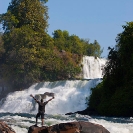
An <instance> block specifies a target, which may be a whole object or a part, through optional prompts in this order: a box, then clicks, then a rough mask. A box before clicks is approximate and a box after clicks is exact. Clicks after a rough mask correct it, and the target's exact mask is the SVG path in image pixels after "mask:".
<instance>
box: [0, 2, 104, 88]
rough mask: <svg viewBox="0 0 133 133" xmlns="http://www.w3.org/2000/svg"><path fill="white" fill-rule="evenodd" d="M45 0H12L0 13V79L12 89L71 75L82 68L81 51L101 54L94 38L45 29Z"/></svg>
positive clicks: (46, 8)
mask: <svg viewBox="0 0 133 133" xmlns="http://www.w3.org/2000/svg"><path fill="white" fill-rule="evenodd" d="M46 2H47V0H40V1H39V0H12V1H11V3H10V4H9V6H8V9H7V12H6V13H4V14H0V23H1V24H2V26H3V32H1V34H0V83H1V84H6V85H8V86H10V88H13V89H14V90H17V89H20V88H21V89H23V88H27V87H29V86H30V85H31V84H33V83H35V82H41V81H54V80H63V79H74V78H76V77H78V74H80V72H81V68H82V65H81V60H82V57H83V55H88V56H96V57H100V56H101V53H102V50H101V47H100V45H99V43H98V42H97V41H96V40H94V42H93V43H90V42H89V39H82V38H79V37H78V36H76V35H69V32H68V31H66V30H64V31H62V30H60V29H58V30H55V31H54V32H53V34H52V37H51V36H50V35H49V34H48V33H47V28H48V18H49V16H48V7H47V6H46V4H45V3H46Z"/></svg>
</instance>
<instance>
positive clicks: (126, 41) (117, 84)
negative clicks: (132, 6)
mask: <svg viewBox="0 0 133 133" xmlns="http://www.w3.org/2000/svg"><path fill="white" fill-rule="evenodd" d="M123 29H124V31H123V32H122V33H120V34H118V36H117V38H116V41H117V45H116V47H115V48H109V50H110V52H109V55H108V62H107V64H106V67H105V75H104V78H103V82H102V84H99V85H98V86H97V87H96V88H94V89H92V95H91V97H90V103H89V108H91V109H93V110H95V111H96V112H98V113H99V114H101V115H107V116H133V71H132V68H133V45H132V44H133V22H128V23H126V25H124V26H123ZM96 97H98V99H96ZM93 103H94V104H93Z"/></svg>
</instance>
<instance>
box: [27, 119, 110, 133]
mask: <svg viewBox="0 0 133 133" xmlns="http://www.w3.org/2000/svg"><path fill="white" fill-rule="evenodd" d="M28 133H110V132H109V131H108V130H107V129H105V128H104V127H103V126H102V125H99V124H94V123H90V122H84V121H79V122H69V123H60V124H56V125H53V126H49V127H37V126H31V127H29V130H28Z"/></svg>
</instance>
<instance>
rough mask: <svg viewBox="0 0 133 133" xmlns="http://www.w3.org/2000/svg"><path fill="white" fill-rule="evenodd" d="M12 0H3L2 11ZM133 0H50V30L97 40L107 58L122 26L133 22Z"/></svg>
mask: <svg viewBox="0 0 133 133" xmlns="http://www.w3.org/2000/svg"><path fill="white" fill-rule="evenodd" d="M9 2H11V0H4V2H3V1H2V0H1V1H0V14H1V13H5V12H6V11H7V7H8V5H9ZM132 5H133V0H111V1H110V0H82V1H81V0H49V1H48V3H47V6H48V8H49V17H50V18H49V28H48V33H49V34H50V35H52V32H54V30H57V29H61V30H67V31H68V32H69V34H70V35H72V34H74V35H77V36H79V37H80V38H84V39H89V40H90V42H93V41H94V40H97V41H98V42H99V44H100V45H101V48H104V50H103V53H102V57H105V58H106V57H107V55H108V52H109V51H108V50H107V48H108V47H109V46H111V47H114V46H115V44H116V42H115V38H116V36H117V34H118V33H121V32H122V31H123V29H122V25H125V24H126V22H129V21H133V7H132Z"/></svg>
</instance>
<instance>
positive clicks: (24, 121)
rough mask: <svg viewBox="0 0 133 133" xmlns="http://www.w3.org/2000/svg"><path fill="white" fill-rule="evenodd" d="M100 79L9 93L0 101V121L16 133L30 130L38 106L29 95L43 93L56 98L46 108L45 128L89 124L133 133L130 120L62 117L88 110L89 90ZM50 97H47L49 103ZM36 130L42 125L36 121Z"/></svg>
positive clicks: (113, 132) (46, 84) (48, 84)
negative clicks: (74, 123)
mask: <svg viewBox="0 0 133 133" xmlns="http://www.w3.org/2000/svg"><path fill="white" fill-rule="evenodd" d="M100 82H101V79H93V80H70V81H57V82H43V83H36V84H34V85H32V86H31V87H30V88H28V89H26V90H22V91H17V92H14V93H10V94H9V95H8V96H7V97H6V98H4V99H2V100H1V101H0V119H2V120H5V121H6V122H7V123H8V125H10V126H11V127H12V128H13V129H14V130H15V131H16V133H27V131H28V128H29V126H31V125H34V124H35V115H36V113H37V109H38V108H37V107H38V106H37V105H36V104H35V102H34V100H33V99H32V98H31V97H30V94H33V95H37V94H43V93H45V92H52V93H54V94H55V99H53V100H52V101H50V102H49V103H48V104H47V105H46V115H45V125H47V126H50V125H54V124H57V123H61V122H70V121H89V122H92V123H97V124H100V125H102V126H104V127H105V128H106V129H107V130H108V131H110V133H133V118H132V117H127V118H116V117H104V116H100V117H99V116H97V117H96V116H87V115H79V114H72V115H65V114H66V113H69V112H72V113H73V112H76V111H82V110H84V109H86V107H87V99H88V98H89V96H90V94H91V88H93V87H95V86H96V85H97V84H98V83H100ZM49 98H51V97H48V96H47V97H46V99H45V100H48V99H49ZM38 123H39V126H41V125H40V123H41V121H40V119H39V121H38Z"/></svg>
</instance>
